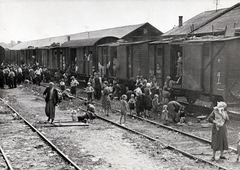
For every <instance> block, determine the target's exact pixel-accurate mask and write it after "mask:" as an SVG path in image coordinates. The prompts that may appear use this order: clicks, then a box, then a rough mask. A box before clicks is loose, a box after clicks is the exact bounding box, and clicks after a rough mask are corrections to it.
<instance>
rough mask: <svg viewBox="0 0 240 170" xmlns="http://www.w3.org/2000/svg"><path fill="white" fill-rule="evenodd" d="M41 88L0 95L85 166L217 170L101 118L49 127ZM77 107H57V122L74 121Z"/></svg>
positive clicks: (76, 103) (129, 169) (70, 104)
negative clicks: (67, 125) (85, 123)
mask: <svg viewBox="0 0 240 170" xmlns="http://www.w3.org/2000/svg"><path fill="white" fill-rule="evenodd" d="M42 91H43V87H34V88H33V90H30V89H29V88H23V87H20V88H16V89H4V90H0V94H1V97H4V99H5V101H7V102H8V103H9V104H10V105H12V106H13V107H14V108H15V109H16V110H17V111H18V112H19V113H21V114H22V115H23V116H24V117H26V118H27V119H28V120H29V121H30V122H31V123H33V124H34V125H35V126H36V127H37V128H38V129H39V130H40V131H41V132H42V133H43V134H45V135H46V136H47V137H48V138H49V139H50V140H51V141H52V142H53V143H54V144H55V145H57V146H58V147H59V148H60V149H61V150H62V151H63V152H64V153H65V154H66V155H68V156H69V157H70V158H71V159H72V160H73V161H74V162H76V163H77V165H78V166H79V167H82V169H106V170H107V169H111V170H122V169H124V170H125V169H126V170H132V169H134V170H138V169H139V170H141V169H142V170H145V169H147V170H161V169H169V170H172V169H214V167H210V166H208V165H205V164H202V163H196V162H195V161H194V160H191V159H188V158H186V157H185V156H183V155H181V154H179V153H176V152H174V151H171V150H167V149H164V146H162V144H160V143H158V142H151V141H149V140H147V139H145V138H142V137H139V136H137V135H135V134H132V133H129V132H127V131H125V130H122V129H120V128H117V127H115V126H113V125H110V124H107V123H105V122H103V121H101V120H98V119H95V120H94V122H93V123H90V124H89V126H72V127H49V124H48V123H46V119H47V117H46V116H45V113H44V106H45V102H44V100H43V98H42V95H41V93H42ZM74 106H75V107H74ZM76 106H77V107H79V106H80V107H82V108H84V106H83V102H80V101H72V102H68V104H66V102H62V103H61V104H60V105H59V106H58V107H57V108H56V119H55V122H59V121H60V122H64V121H71V120H72V117H71V114H70V109H71V108H72V109H76ZM84 109H85V108H84ZM99 112H101V109H100V108H98V107H97V113H99ZM111 116H114V114H112V115H111ZM115 116H116V115H115ZM208 134H210V133H208ZM19 135H21V134H19ZM208 136H209V135H208ZM39 157H41V155H39ZM56 163H57V162H56Z"/></svg>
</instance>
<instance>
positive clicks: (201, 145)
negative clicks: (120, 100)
mask: <svg viewBox="0 0 240 170" xmlns="http://www.w3.org/2000/svg"><path fill="white" fill-rule="evenodd" d="M78 98H79V99H80V100H84V101H86V100H87V99H86V98H83V97H78ZM95 103H96V104H97V105H100V106H101V103H98V102H95ZM197 107H200V106H197ZM80 109H81V108H80ZM204 109H207V110H209V109H208V108H204ZM81 110H82V111H86V110H84V109H81ZM114 110H115V111H116V112H118V113H119V112H120V111H119V110H117V109H114ZM97 117H98V118H99V119H101V120H103V121H106V122H108V123H111V124H113V125H115V126H118V127H120V128H122V129H125V130H127V131H130V132H132V133H135V134H138V135H140V136H143V137H145V138H147V139H149V140H151V141H159V142H160V143H162V144H163V145H164V146H166V148H167V149H173V150H176V151H177V152H179V153H182V154H183V155H185V156H187V157H189V158H191V159H194V160H196V161H197V162H203V163H207V164H209V165H211V166H214V167H217V168H218V169H232V166H233V164H234V160H230V162H226V161H223V160H218V161H216V162H212V161H210V159H211V156H212V151H211V146H210V145H211V141H210V140H207V139H204V138H201V137H199V136H196V135H193V134H191V133H188V132H184V131H181V130H179V129H176V128H173V127H170V126H165V125H163V124H160V123H158V122H155V121H152V120H149V119H145V118H142V117H139V116H135V115H131V116H130V117H132V118H134V120H131V122H130V123H128V125H127V127H126V126H122V125H120V124H118V123H116V122H117V121H118V120H116V119H113V120H110V119H106V118H104V117H102V116H99V115H98V116H97ZM136 120H140V121H142V122H144V124H143V126H141V127H137V129H136V127H135V125H136V124H137V122H135V121H136ZM149 124H151V125H152V126H151V127H149ZM154 128H155V129H156V130H154V132H153V131H152V129H154ZM142 129H144V131H146V132H147V133H143V132H142ZM163 133H164V134H165V135H161V136H159V134H163ZM179 136H181V137H179ZM178 138H179V139H180V140H178ZM229 152H232V153H234V154H235V153H236V152H237V150H236V149H235V148H232V147H229ZM234 158H235V157H234ZM226 165H227V166H226ZM229 167H230V168H229Z"/></svg>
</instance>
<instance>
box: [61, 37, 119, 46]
mask: <svg viewBox="0 0 240 170" xmlns="http://www.w3.org/2000/svg"><path fill="white" fill-rule="evenodd" d="M103 38H107V37H99V38H88V39H79V40H70V41H67V42H65V43H63V44H62V46H61V47H85V46H93V45H95V44H96V43H97V42H98V41H99V40H101V39H103ZM112 38H116V37H112Z"/></svg>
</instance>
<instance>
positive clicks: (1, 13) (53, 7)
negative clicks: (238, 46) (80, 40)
mask: <svg viewBox="0 0 240 170" xmlns="http://www.w3.org/2000/svg"><path fill="white" fill-rule="evenodd" d="M216 1H217V4H218V5H216ZM238 2H240V0H0V42H5V43H10V41H12V40H13V41H15V42H17V41H29V40H37V39H42V38H48V37H56V36H62V35H67V34H75V33H80V32H86V31H95V30H101V29H106V28H114V27H119V26H125V25H134V24H142V23H145V22H149V23H150V24H151V25H153V26H154V27H155V28H157V29H159V30H160V31H162V32H163V33H164V32H167V31H169V30H171V29H172V28H173V27H174V26H177V25H178V16H183V22H185V21H187V20H189V19H190V18H192V17H194V16H195V15H197V14H199V13H202V12H204V11H209V10H216V8H217V9H222V8H227V7H231V6H233V5H235V4H236V3H238Z"/></svg>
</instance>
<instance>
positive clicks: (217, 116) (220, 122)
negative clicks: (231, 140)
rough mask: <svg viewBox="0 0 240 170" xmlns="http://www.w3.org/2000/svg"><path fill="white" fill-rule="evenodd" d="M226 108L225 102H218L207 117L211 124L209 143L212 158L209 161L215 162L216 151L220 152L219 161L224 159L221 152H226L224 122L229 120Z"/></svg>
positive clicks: (226, 141)
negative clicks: (210, 141)
mask: <svg viewBox="0 0 240 170" xmlns="http://www.w3.org/2000/svg"><path fill="white" fill-rule="evenodd" d="M226 107H227V104H226V103H225V102H218V103H217V106H216V107H214V110H213V111H212V113H211V114H210V116H209V117H208V120H209V122H210V123H213V127H212V143H211V148H212V150H213V156H212V159H211V161H215V155H216V152H217V151H220V159H226V157H225V156H223V151H224V150H228V140H227V127H226V122H227V121H228V120H229V117H228V114H227V111H226Z"/></svg>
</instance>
